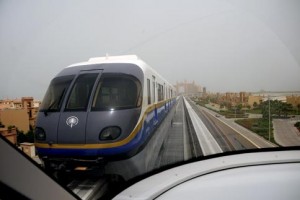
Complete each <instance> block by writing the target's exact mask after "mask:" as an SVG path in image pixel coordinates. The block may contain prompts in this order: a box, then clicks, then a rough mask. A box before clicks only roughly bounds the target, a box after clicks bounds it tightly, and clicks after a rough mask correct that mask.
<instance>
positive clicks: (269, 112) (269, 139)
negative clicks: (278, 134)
mask: <svg viewBox="0 0 300 200" xmlns="http://www.w3.org/2000/svg"><path fill="white" fill-rule="evenodd" d="M268 100H269V141H271V103H270V95H268Z"/></svg>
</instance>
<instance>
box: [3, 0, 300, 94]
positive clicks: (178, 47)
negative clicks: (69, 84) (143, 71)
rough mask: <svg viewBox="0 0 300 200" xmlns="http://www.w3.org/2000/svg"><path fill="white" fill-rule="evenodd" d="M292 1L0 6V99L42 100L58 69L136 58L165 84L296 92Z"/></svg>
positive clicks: (298, 22) (296, 8) (297, 20)
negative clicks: (129, 56) (104, 59)
mask: <svg viewBox="0 0 300 200" xmlns="http://www.w3.org/2000/svg"><path fill="white" fill-rule="evenodd" d="M299 36H300V1H298V0H251V1H246V0H227V1H218V0H184V1H182V0H165V1H163V0H156V1H155V0H149V1H144V0H134V1H125V0H119V1H114V0H109V1H108V0H107V1H99V0H97V1H74V0H70V1H52V0H49V1H15V0H1V1H0V66H1V68H0V70H1V71H0V72H1V78H0V99H3V98H16V97H22V96H33V97H35V98H37V99H42V97H43V95H44V93H45V91H46V89H47V87H48V84H49V82H50V80H51V79H52V78H53V77H54V76H55V75H56V74H57V73H58V72H59V71H60V70H62V69H63V68H64V67H66V66H68V65H70V64H73V63H76V62H81V61H86V60H88V59H89V58H90V57H97V56H104V55H105V54H106V53H108V54H109V55H122V54H136V55H138V56H139V57H140V58H141V59H143V60H145V61H146V62H147V63H148V64H149V65H150V66H152V67H153V68H155V69H156V71H158V72H159V73H160V74H161V75H162V76H164V77H165V78H166V79H167V80H169V81H170V82H171V83H176V81H179V82H181V81H184V80H188V81H193V80H194V81H195V82H196V83H197V84H199V85H201V86H206V87H207V89H208V90H209V91H213V92H217V91H219V92H226V91H232V92H238V91H253V92H254V91H259V90H262V89H263V90H267V91H268V90H269V91H270V90H273V91H282V90H287V91H291V90H298V91H299V90H300V39H299Z"/></svg>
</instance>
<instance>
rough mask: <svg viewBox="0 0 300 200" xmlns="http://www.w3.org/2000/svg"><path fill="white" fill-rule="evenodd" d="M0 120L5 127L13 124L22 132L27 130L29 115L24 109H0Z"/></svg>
mask: <svg viewBox="0 0 300 200" xmlns="http://www.w3.org/2000/svg"><path fill="white" fill-rule="evenodd" d="M0 122H1V123H2V124H3V125H4V126H5V127H6V128H8V127H10V126H15V127H17V128H18V129H19V130H21V131H24V133H27V132H28V131H29V116H28V113H27V110H26V109H5V110H0Z"/></svg>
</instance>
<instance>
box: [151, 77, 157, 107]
mask: <svg viewBox="0 0 300 200" xmlns="http://www.w3.org/2000/svg"><path fill="white" fill-rule="evenodd" d="M152 79H153V80H152V93H153V101H152V102H153V103H155V102H156V100H155V76H152Z"/></svg>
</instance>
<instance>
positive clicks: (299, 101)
mask: <svg viewBox="0 0 300 200" xmlns="http://www.w3.org/2000/svg"><path fill="white" fill-rule="evenodd" d="M286 102H287V103H289V104H292V105H293V107H295V108H298V106H299V105H300V96H294V95H291V96H287V97H286Z"/></svg>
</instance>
